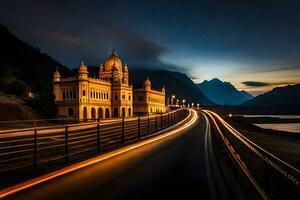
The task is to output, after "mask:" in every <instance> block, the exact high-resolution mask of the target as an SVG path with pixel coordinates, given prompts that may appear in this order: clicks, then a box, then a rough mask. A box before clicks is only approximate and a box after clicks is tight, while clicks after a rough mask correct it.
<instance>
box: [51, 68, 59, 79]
mask: <svg viewBox="0 0 300 200" xmlns="http://www.w3.org/2000/svg"><path fill="white" fill-rule="evenodd" d="M53 76H54V77H60V73H59V71H58V68H57V67H56V71H55V72H54V73H53Z"/></svg>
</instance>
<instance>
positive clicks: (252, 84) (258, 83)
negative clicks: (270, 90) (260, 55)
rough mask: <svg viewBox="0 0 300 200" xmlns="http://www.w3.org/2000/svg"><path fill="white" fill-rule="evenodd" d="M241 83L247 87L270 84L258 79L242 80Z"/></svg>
mask: <svg viewBox="0 0 300 200" xmlns="http://www.w3.org/2000/svg"><path fill="white" fill-rule="evenodd" d="M242 84H244V85H245V86H249V87H264V86H269V85H270V84H269V83H264V82H258V81H244V82H242Z"/></svg>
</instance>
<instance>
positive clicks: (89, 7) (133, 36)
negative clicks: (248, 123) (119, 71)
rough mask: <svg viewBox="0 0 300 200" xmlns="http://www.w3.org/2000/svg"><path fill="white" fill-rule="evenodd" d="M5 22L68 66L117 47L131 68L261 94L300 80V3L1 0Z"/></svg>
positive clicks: (89, 61)
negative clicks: (218, 82) (160, 71)
mask: <svg viewBox="0 0 300 200" xmlns="http://www.w3.org/2000/svg"><path fill="white" fill-rule="evenodd" d="M0 23H1V24H3V25H5V26H6V27H7V28H8V29H9V30H10V31H11V32H13V33H14V34H15V35H17V36H18V37H19V38H20V39H22V40H24V41H26V42H27V43H29V44H31V45H33V46H35V47H39V48H40V49H41V51H42V52H45V53H47V54H49V55H50V56H52V57H53V58H55V59H57V60H58V61H60V62H61V63H62V64H65V65H67V66H69V67H72V68H74V67H77V66H78V65H79V62H80V61H81V60H83V61H85V63H87V64H88V65H98V64H99V63H100V62H103V61H104V59H105V58H106V57H107V56H108V55H109V54H110V52H111V49H112V48H115V49H116V50H117V52H118V54H119V55H120V57H121V59H122V61H123V63H128V65H129V70H130V68H137V67H148V68H153V69H154V68H165V69H168V70H174V71H179V72H183V73H186V74H187V75H188V76H189V77H190V78H192V79H193V80H194V82H196V83H197V82H201V81H203V80H205V79H212V78H215V77H217V78H219V79H221V80H224V81H230V82H231V83H232V84H234V85H235V86H236V87H237V88H238V89H246V90H247V91H249V92H251V93H252V94H255V95H256V94H259V93H262V92H265V91H267V90H270V89H271V88H273V87H277V86H283V85H287V84H295V83H299V82H300V1H298V0H294V1H289V0H280V1H275V0H272V1H271V0H261V1H256V0H249V1H248V0H226V1H225V0H224V1H213V0H208V1H199V0H198V1H187V0H185V1H183V0H182V1H175V0H172V1H164V0H159V1H156V0H152V1H142V0H131V1H129V0H128V1H127V0H123V1H114V0H106V1H102V2H101V1H80V2H75V1H66V2H65V3H61V2H59V1H27V0H26V1H12V0H10V1H7V2H5V1H1V3H0Z"/></svg>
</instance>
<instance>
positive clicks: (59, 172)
mask: <svg viewBox="0 0 300 200" xmlns="http://www.w3.org/2000/svg"><path fill="white" fill-rule="evenodd" d="M191 116H192V118H191V119H190V120H189V121H188V122H187V123H185V124H184V125H182V126H181V127H179V128H177V129H174V130H171V131H169V132H167V133H164V134H163V135H159V136H156V137H154V138H150V139H148V140H145V141H141V142H139V143H137V144H132V145H129V146H127V147H124V148H121V149H118V150H115V151H112V152H109V153H107V154H104V155H101V156H97V157H95V158H91V159H89V160H86V161H82V162H80V163H76V164H74V165H71V166H68V167H65V168H63V169H60V170H57V171H54V172H51V173H49V174H46V175H42V176H39V177H36V178H34V179H31V180H28V181H25V182H23V183H20V184H17V185H14V186H11V187H8V188H5V189H3V190H1V191H0V198H4V197H7V196H9V195H12V194H14V193H17V192H20V191H22V190H25V189H28V188H30V187H33V186H35V185H37V184H40V183H43V182H46V181H49V180H52V179H54V178H56V177H59V176H62V175H65V174H67V173H70V172H73V171H76V170H79V169H82V168H84V167H87V166H89V165H93V164H95V163H99V162H102V161H104V160H107V159H110V158H112V157H115V156H117V155H121V154H123V153H126V152H128V151H131V150H134V149H137V148H139V147H142V146H145V145H147V144H150V143H153V142H155V141H158V140H161V139H164V138H166V137H169V136H171V135H174V134H176V133H178V132H180V131H183V130H184V129H186V128H188V127H190V126H192V125H193V124H194V123H195V122H196V121H197V119H198V114H197V112H196V111H195V110H191V109H190V110H189V115H188V116H187V117H186V118H185V119H184V120H182V121H181V122H183V121H185V120H187V119H188V118H190V117H191ZM164 131H165V130H164Z"/></svg>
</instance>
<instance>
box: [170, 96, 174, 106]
mask: <svg viewBox="0 0 300 200" xmlns="http://www.w3.org/2000/svg"><path fill="white" fill-rule="evenodd" d="M174 99H175V95H174V94H172V99H171V100H172V101H171V105H172V106H173V105H174Z"/></svg>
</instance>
